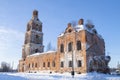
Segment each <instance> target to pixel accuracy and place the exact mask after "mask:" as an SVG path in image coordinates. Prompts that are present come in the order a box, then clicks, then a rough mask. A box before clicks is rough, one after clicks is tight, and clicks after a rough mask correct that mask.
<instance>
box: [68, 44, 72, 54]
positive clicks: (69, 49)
mask: <svg viewBox="0 0 120 80" xmlns="http://www.w3.org/2000/svg"><path fill="white" fill-rule="evenodd" d="M68 51H69V52H70V51H72V42H70V43H69V44H68Z"/></svg>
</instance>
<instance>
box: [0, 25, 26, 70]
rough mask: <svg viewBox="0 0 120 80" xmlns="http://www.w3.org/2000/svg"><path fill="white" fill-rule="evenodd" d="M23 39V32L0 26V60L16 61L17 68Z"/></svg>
mask: <svg viewBox="0 0 120 80" xmlns="http://www.w3.org/2000/svg"><path fill="white" fill-rule="evenodd" d="M23 41H24V33H23V32H20V31H18V30H14V29H8V28H7V27H1V26H0V62H2V61H6V62H8V63H10V64H12V63H13V62H14V68H16V67H17V64H18V60H19V59H20V58H21V54H22V45H23Z"/></svg>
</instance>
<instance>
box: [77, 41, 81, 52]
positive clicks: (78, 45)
mask: <svg viewBox="0 0 120 80" xmlns="http://www.w3.org/2000/svg"><path fill="white" fill-rule="evenodd" d="M77 50H81V42H80V41H77Z"/></svg>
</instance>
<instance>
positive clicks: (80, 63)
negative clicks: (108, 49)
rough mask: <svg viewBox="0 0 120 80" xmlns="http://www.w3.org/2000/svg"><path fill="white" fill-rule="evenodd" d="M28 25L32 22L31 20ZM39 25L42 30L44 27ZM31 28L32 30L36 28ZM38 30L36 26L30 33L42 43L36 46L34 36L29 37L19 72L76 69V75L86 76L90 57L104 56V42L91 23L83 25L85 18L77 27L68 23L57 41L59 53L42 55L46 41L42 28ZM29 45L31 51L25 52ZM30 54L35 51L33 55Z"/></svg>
mask: <svg viewBox="0 0 120 80" xmlns="http://www.w3.org/2000/svg"><path fill="white" fill-rule="evenodd" d="M36 12H37V11H36ZM36 12H35V11H34V12H33V15H38V12H37V13H36ZM29 23H33V22H31V21H30V22H29ZM29 23H28V24H29ZM35 23H36V22H35ZM39 23H41V22H39ZM34 25H35V24H34ZM40 26H41V29H42V24H40ZM30 27H33V25H32V26H30ZM36 27H37V26H34V28H32V30H31V31H34V34H38V35H39V37H40V40H41V42H40V43H36V39H35V38H32V37H35V35H33V34H30V35H29V37H31V38H30V39H28V41H29V42H28V43H26V42H27V41H26V42H25V44H24V47H23V53H22V55H23V57H22V59H21V60H20V61H19V72H60V73H63V72H71V71H72V69H74V71H75V72H76V73H86V72H89V59H90V58H91V57H94V56H101V55H104V56H105V43H104V39H103V38H102V37H101V36H100V35H99V34H98V33H97V31H96V30H95V28H94V26H93V25H92V24H87V25H84V20H83V19H80V20H79V21H78V25H77V26H76V27H73V26H72V25H71V23H68V26H67V28H66V29H65V31H64V33H61V34H60V35H59V36H58V38H57V51H48V52H43V48H44V46H43V44H42V40H43V39H41V38H43V33H42V30H41V29H40V30H37V29H36ZM27 32H28V31H27ZM27 32H26V33H27ZM26 38H28V37H25V40H26ZM31 39H32V40H33V41H32V42H31ZM38 42H39V41H38ZM31 44H32V45H31ZM33 44H34V45H33ZM27 45H29V46H28V47H29V50H28V51H27V53H25V48H26V47H25V46H27ZM38 45H40V46H38ZM35 50H38V51H35ZM30 51H33V52H32V53H30ZM72 67H73V68H72Z"/></svg>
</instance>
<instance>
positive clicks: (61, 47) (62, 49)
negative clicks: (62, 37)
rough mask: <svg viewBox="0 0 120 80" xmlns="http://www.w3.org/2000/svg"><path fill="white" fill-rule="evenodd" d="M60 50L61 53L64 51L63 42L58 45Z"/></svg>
mask: <svg viewBox="0 0 120 80" xmlns="http://www.w3.org/2000/svg"><path fill="white" fill-rule="evenodd" d="M60 52H61V53H63V52H64V45H63V44H61V45H60Z"/></svg>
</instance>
